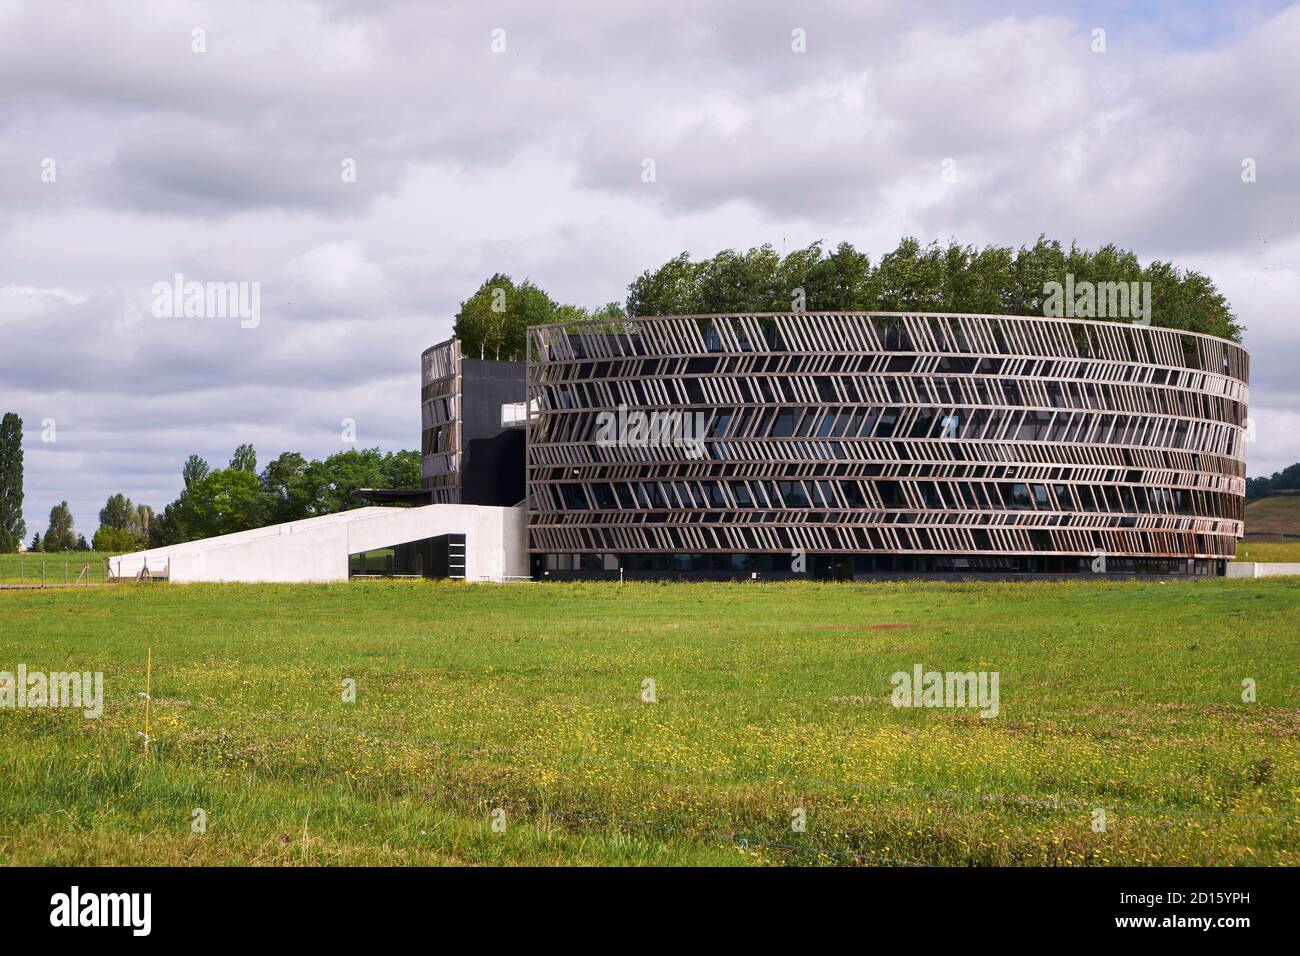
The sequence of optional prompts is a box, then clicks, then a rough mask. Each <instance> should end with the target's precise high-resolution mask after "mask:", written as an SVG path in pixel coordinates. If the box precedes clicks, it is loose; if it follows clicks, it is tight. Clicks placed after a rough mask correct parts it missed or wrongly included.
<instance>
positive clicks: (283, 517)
mask: <svg viewBox="0 0 1300 956" xmlns="http://www.w3.org/2000/svg"><path fill="white" fill-rule="evenodd" d="M306 474H307V459H305V458H303V456H302V455H300V454H299V453H298V452H296V451H286V452H282V453H281V454H280V457H278V458H276V459H274V460H273V461H271V462H270V463H269V464H268V465H267V466H266V467H265V468H263V469H262V474H261V476H260V478H259V480H260V482H261V485H262V491H263V493H264V494H265V496H266V507H267V512H266V520H267V522H268V523H270V524H279V523H280V522H283V521H296V520H298V519H299V518H305V517H307V515H309V514H310V513H311V491H310V489H309V488H308V486H307V482H306Z"/></svg>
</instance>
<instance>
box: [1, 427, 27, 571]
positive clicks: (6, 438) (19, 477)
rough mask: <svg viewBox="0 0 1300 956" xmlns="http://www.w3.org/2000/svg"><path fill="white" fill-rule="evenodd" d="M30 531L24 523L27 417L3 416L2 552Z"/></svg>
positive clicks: (16, 545)
mask: <svg viewBox="0 0 1300 956" xmlns="http://www.w3.org/2000/svg"><path fill="white" fill-rule="evenodd" d="M26 534H27V525H26V524H25V523H24V522H23V420H22V419H21V418H19V417H18V416H17V415H15V414H14V413H13V412H5V414H4V417H3V418H0V552H13V551H17V550H18V545H19V543H20V542H21V541H22V540H23V537H24V536H25V535H26Z"/></svg>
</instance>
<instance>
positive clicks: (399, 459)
mask: <svg viewBox="0 0 1300 956" xmlns="http://www.w3.org/2000/svg"><path fill="white" fill-rule="evenodd" d="M379 472H380V474H381V475H382V476H383V481H384V484H383V486H382V487H384V488H419V487H420V453H419V452H418V451H409V450H408V451H390V452H388V454H386V455H384V457H383V460H382V461H380V463H379Z"/></svg>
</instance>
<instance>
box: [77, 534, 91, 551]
mask: <svg viewBox="0 0 1300 956" xmlns="http://www.w3.org/2000/svg"><path fill="white" fill-rule="evenodd" d="M77 550H78V551H89V550H90V542H89V541H87V540H86V536H85V535H84V534H79V535H77Z"/></svg>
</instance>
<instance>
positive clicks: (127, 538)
mask: <svg viewBox="0 0 1300 956" xmlns="http://www.w3.org/2000/svg"><path fill="white" fill-rule="evenodd" d="M92 544H93V547H94V549H95V550H96V551H102V552H104V553H105V554H127V553H128V552H131V551H139V550H140V548H141V546H142V544H143V542H141V541H140V539H139V538H138V537H136V535H135V533H134V532H133V531H131V530H130V529H129V528H110V527H109V526H108V525H100V526H99V528H98V530H96V531H95V537H94V538H93V539H92Z"/></svg>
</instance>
